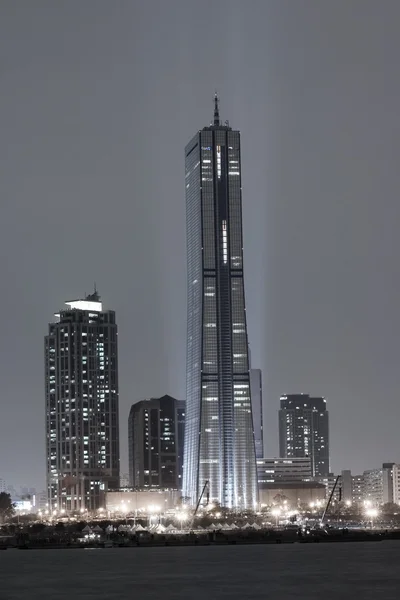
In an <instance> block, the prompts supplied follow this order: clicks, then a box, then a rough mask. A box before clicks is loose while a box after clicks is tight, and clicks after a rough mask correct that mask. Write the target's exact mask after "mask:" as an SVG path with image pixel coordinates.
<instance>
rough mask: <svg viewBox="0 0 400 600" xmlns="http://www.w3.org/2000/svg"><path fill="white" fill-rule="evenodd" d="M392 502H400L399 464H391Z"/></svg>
mask: <svg viewBox="0 0 400 600" xmlns="http://www.w3.org/2000/svg"><path fill="white" fill-rule="evenodd" d="M392 476H393V502H394V503H395V504H400V465H393V467H392Z"/></svg>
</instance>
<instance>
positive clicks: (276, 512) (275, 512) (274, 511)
mask: <svg viewBox="0 0 400 600" xmlns="http://www.w3.org/2000/svg"><path fill="white" fill-rule="evenodd" d="M271 514H272V515H273V516H274V517H275V518H276V527H278V521H279V516H280V514H281V509H280V508H273V509H272V510H271Z"/></svg>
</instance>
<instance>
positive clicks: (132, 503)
mask: <svg viewBox="0 0 400 600" xmlns="http://www.w3.org/2000/svg"><path fill="white" fill-rule="evenodd" d="M181 499H182V495H181V492H180V491H178V490H158V489H156V488H153V489H148V490H135V491H131V490H126V491H123V490H119V491H114V492H107V493H106V497H105V502H106V509H107V511H110V512H115V513H124V514H126V515H128V514H132V513H134V514H135V515H138V516H140V515H143V516H146V515H149V514H157V513H158V514H163V513H165V512H166V511H167V510H173V509H174V508H176V507H177V506H179V505H180V504H181Z"/></svg>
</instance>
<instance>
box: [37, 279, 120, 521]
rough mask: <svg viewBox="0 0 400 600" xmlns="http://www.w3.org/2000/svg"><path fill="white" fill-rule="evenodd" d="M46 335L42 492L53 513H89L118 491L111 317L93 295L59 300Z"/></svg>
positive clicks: (115, 362) (114, 351)
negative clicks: (44, 484)
mask: <svg viewBox="0 0 400 600" xmlns="http://www.w3.org/2000/svg"><path fill="white" fill-rule="evenodd" d="M65 304H66V305H67V308H64V309H63V310H61V311H60V313H58V314H56V317H57V319H58V320H57V322H55V323H50V324H49V330H48V335H47V336H46V337H45V392H46V432H47V437H46V446H47V490H48V498H49V508H50V510H51V511H52V513H54V511H66V512H69V511H78V510H80V509H83V510H88V511H91V510H95V509H97V508H99V507H100V506H102V504H104V493H105V492H106V491H107V489H115V488H118V487H119V429H118V349H117V325H116V323H115V312H114V311H112V310H103V305H102V302H101V300H100V296H99V294H98V293H97V291H95V292H94V293H93V294H91V295H89V296H86V298H85V299H83V300H73V301H69V302H66V303H65Z"/></svg>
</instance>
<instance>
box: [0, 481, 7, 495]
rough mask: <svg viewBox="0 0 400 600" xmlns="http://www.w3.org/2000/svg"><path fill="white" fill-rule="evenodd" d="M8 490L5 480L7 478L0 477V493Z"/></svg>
mask: <svg viewBox="0 0 400 600" xmlns="http://www.w3.org/2000/svg"><path fill="white" fill-rule="evenodd" d="M6 491H7V484H6V481H5V479H2V478H1V477H0V494H1V492H6Z"/></svg>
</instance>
